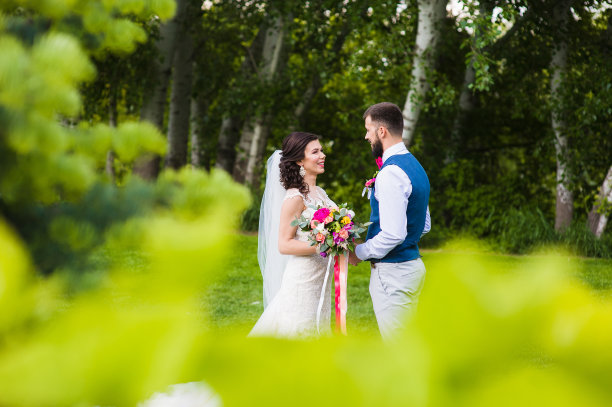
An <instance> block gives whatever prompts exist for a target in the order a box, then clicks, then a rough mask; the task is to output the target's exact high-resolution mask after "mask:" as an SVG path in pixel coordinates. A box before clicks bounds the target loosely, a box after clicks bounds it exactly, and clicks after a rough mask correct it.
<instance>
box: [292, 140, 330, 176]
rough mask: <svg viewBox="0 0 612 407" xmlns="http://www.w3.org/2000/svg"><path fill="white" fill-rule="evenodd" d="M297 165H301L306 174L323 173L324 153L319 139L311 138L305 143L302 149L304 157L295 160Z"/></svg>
mask: <svg viewBox="0 0 612 407" xmlns="http://www.w3.org/2000/svg"><path fill="white" fill-rule="evenodd" d="M297 164H298V165H303V166H304V169H305V170H306V174H313V175H317V174H323V173H324V172H325V154H323V147H321V143H320V142H319V140H312V141H311V142H310V143H308V144H307V145H306V149H305V150H304V158H303V159H301V160H300V161H298V162H297Z"/></svg>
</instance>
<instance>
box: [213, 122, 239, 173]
mask: <svg viewBox="0 0 612 407" xmlns="http://www.w3.org/2000/svg"><path fill="white" fill-rule="evenodd" d="M241 125H242V120H241V119H240V116H238V115H233V116H227V117H225V118H223V121H222V122H221V130H219V146H218V147H217V161H216V163H215V167H216V168H220V169H222V170H225V171H227V172H228V173H230V174H231V173H232V170H233V169H234V165H235V163H236V145H237V144H238V142H239V140H240V126H241Z"/></svg>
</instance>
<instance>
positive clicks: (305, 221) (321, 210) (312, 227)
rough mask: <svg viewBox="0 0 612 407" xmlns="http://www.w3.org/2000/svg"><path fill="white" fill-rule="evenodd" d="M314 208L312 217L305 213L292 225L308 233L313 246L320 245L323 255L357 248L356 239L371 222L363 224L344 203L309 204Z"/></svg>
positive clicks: (336, 253) (335, 254) (337, 253)
mask: <svg viewBox="0 0 612 407" xmlns="http://www.w3.org/2000/svg"><path fill="white" fill-rule="evenodd" d="M309 208H311V209H313V210H314V214H313V216H312V218H311V219H309V218H306V217H305V216H304V215H302V216H300V217H299V218H296V219H294V220H293V221H292V222H291V226H298V227H299V228H300V229H301V230H302V231H303V232H307V233H308V240H309V241H310V245H311V246H315V245H320V247H319V251H320V253H321V255H322V256H324V257H325V256H327V255H330V254H331V255H333V256H337V255H339V254H342V253H343V252H344V251H346V250H354V249H355V240H356V239H359V238H360V237H361V233H363V232H365V231H366V230H367V227H368V226H369V225H370V224H371V222H367V223H364V224H361V223H359V222H357V221H356V220H355V212H353V211H352V210H350V209H349V208H348V207H347V204H346V203H343V204H342V205H340V206H339V207H338V208H327V207H323V206H316V205H309Z"/></svg>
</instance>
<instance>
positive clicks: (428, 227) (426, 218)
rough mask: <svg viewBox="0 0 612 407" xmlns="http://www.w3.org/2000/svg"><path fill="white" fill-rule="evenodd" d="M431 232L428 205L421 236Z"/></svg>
mask: <svg viewBox="0 0 612 407" xmlns="http://www.w3.org/2000/svg"><path fill="white" fill-rule="evenodd" d="M430 230H431V215H429V205H427V213H426V214H425V227H424V228H423V233H422V234H421V236H423V235H424V234H425V233H429V231H430Z"/></svg>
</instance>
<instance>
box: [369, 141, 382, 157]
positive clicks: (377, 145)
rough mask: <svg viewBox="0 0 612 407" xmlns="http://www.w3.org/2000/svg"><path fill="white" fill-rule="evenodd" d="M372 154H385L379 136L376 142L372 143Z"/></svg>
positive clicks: (376, 155)
mask: <svg viewBox="0 0 612 407" xmlns="http://www.w3.org/2000/svg"><path fill="white" fill-rule="evenodd" d="M372 155H373V156H374V158H378V157H382V155H383V145H382V142H381V141H380V139H379V138H378V136H377V137H376V141H375V142H374V144H372Z"/></svg>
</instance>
